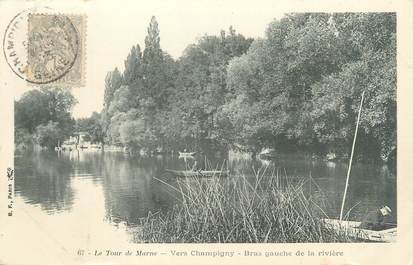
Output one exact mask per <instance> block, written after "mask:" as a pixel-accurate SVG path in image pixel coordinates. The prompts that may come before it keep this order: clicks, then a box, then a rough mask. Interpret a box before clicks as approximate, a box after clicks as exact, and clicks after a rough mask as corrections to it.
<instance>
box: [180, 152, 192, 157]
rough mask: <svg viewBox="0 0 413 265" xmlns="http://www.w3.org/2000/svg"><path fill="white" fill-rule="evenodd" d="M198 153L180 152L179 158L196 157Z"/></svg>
mask: <svg viewBox="0 0 413 265" xmlns="http://www.w3.org/2000/svg"><path fill="white" fill-rule="evenodd" d="M195 154H196V152H179V156H180V157H184V156H193V155H195Z"/></svg>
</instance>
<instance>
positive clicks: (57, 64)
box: [3, 9, 79, 84]
mask: <svg viewBox="0 0 413 265" xmlns="http://www.w3.org/2000/svg"><path fill="white" fill-rule="evenodd" d="M47 11H48V12H50V10H49V9H47ZM78 51H79V36H78V32H77V29H76V27H75V26H74V25H73V23H72V22H71V20H70V18H69V17H68V16H66V15H62V14H53V13H47V12H44V10H42V11H41V12H39V9H35V10H33V9H28V10H24V11H22V12H20V13H19V14H17V15H16V16H15V17H14V18H13V19H12V20H11V21H10V23H9V25H8V26H7V28H6V31H5V33H4V38H3V53H4V57H5V58H6V61H7V64H8V65H9V66H10V68H11V69H12V70H13V72H14V73H15V74H16V75H17V76H19V77H20V78H22V79H23V80H26V81H27V82H29V83H34V84H47V83H51V82H53V81H56V80H58V79H60V78H61V77H63V76H64V75H65V74H66V73H68V72H69V70H70V69H71V68H72V66H73V64H74V63H75V61H76V58H77V56H78Z"/></svg>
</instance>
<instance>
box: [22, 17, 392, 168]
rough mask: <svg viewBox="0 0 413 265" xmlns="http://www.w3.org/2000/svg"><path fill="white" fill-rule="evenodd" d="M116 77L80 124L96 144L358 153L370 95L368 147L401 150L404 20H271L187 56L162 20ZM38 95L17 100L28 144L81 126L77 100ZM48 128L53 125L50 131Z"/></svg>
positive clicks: (379, 151)
mask: <svg viewBox="0 0 413 265" xmlns="http://www.w3.org/2000/svg"><path fill="white" fill-rule="evenodd" d="M144 44H145V47H144V49H143V50H142V49H141V47H140V45H139V44H137V45H134V46H133V47H132V48H131V50H130V53H129V55H128V56H127V58H126V60H125V68H124V71H123V72H121V71H119V70H118V69H117V68H115V69H114V70H113V71H111V72H109V73H108V74H107V76H106V79H105V94H104V104H103V110H102V113H100V114H97V113H95V114H93V116H92V117H91V118H89V119H83V120H78V122H77V128H76V130H77V131H79V130H82V131H86V132H88V133H89V135H90V137H91V140H92V141H94V142H102V143H105V144H111V145H119V146H124V147H126V148H127V149H128V150H130V151H131V152H137V151H139V150H142V149H143V150H147V151H150V150H155V149H158V150H159V149H164V150H168V149H169V150H170V149H183V148H187V149H192V150H193V149H198V150H199V149H202V146H205V145H209V146H211V145H214V146H221V147H226V148H237V149H242V150H244V151H253V152H259V151H260V150H261V149H262V148H264V147H272V148H275V150H279V151H282V152H285V151H297V150H300V151H303V150H306V151H309V152H311V153H317V154H320V155H324V154H326V153H329V152H333V153H337V154H338V155H340V154H341V155H343V156H345V155H347V154H348V152H349V150H350V146H351V141H352V139H353V136H354V130H355V123H356V118H357V112H358V106H359V104H360V99H361V94H362V92H363V91H364V92H365V101H364V105H363V111H362V115H361V122H360V129H359V135H358V142H357V150H356V151H357V152H356V153H357V154H361V155H363V154H368V157H371V158H379V157H381V158H382V159H384V160H386V159H387V158H388V157H389V155H390V154H391V153H392V152H394V150H395V147H396V15H395V14H394V13H334V14H330V13H300V14H288V15H286V16H284V17H283V18H282V19H281V20H274V21H273V22H271V23H270V24H269V25H268V27H267V29H266V31H265V36H264V38H262V39H256V40H253V39H251V38H246V37H244V36H242V35H241V34H239V33H237V32H236V31H235V30H234V29H233V28H232V27H230V28H229V30H228V31H221V32H220V34H219V35H218V36H212V35H205V36H203V37H201V38H199V39H198V41H197V42H196V43H195V44H191V45H189V46H188V47H187V48H186V49H185V50H184V52H183V54H182V56H181V57H180V58H179V59H178V60H174V59H173V58H172V57H171V56H170V55H169V54H168V53H166V52H165V51H164V50H162V48H161V38H160V30H159V25H158V23H157V21H156V19H155V18H154V17H152V19H151V21H150V24H149V27H148V32H147V36H146V38H145V43H144ZM65 93H66V92H63V91H60V90H56V89H55V90H50V89H49V90H45V89H43V90H35V91H30V92H28V93H27V94H26V95H24V96H23V97H22V99H21V100H19V101H18V102H16V127H17V128H18V130H16V139H18V140H19V141H22V142H24V141H26V140H27V138H25V135H26V133H29V134H30V133H36V132H37V133H38V132H39V131H43V130H38V129H37V127H38V126H39V125H43V126H48V127H50V128H49V129H51V127H53V126H52V124H51V123H50V124H49V121H52V122H58V123H59V125H58V127H59V128H60V130H61V131H62V132H63V133H64V134H68V133H69V132H71V130H70V126H73V121H72V119H71V118H70V114H69V110H70V108H71V106H72V105H73V103H74V99H73V97H70V96H68V95H67V94H65ZM43 129H44V128H43Z"/></svg>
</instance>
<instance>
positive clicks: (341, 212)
mask: <svg viewBox="0 0 413 265" xmlns="http://www.w3.org/2000/svg"><path fill="white" fill-rule="evenodd" d="M364 92H365V91H363V93H362V94H361V101H360V108H359V114H358V117H357V124H356V131H355V132H354V138H353V146H352V147H351V155H350V162H349V165H348V170H347V178H346V187H345V188H344V195H343V201H342V203H341V211H340V221H341V220H342V219H343V210H344V203H345V201H346V195H347V188H348V180H349V178H350V172H351V164H352V162H353V154H354V147H355V146H356V138H357V131H358V129H359V123H360V116H361V107H362V106H363V100H364Z"/></svg>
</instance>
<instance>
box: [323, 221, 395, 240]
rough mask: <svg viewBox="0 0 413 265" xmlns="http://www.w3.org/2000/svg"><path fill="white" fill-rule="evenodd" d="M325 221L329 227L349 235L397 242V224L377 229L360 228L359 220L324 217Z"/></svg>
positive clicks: (362, 238) (363, 238)
mask: <svg viewBox="0 0 413 265" xmlns="http://www.w3.org/2000/svg"><path fill="white" fill-rule="evenodd" d="M323 221H324V222H325V224H326V225H327V226H328V227H330V228H332V229H334V230H336V231H342V232H345V233H347V235H348V236H349V237H353V238H357V239H361V240H365V241H373V242H396V238H397V227H396V225H390V224H389V225H388V227H386V228H385V229H383V230H377V231H376V230H369V229H363V228H359V227H360V225H361V222H357V221H340V220H337V219H323Z"/></svg>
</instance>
